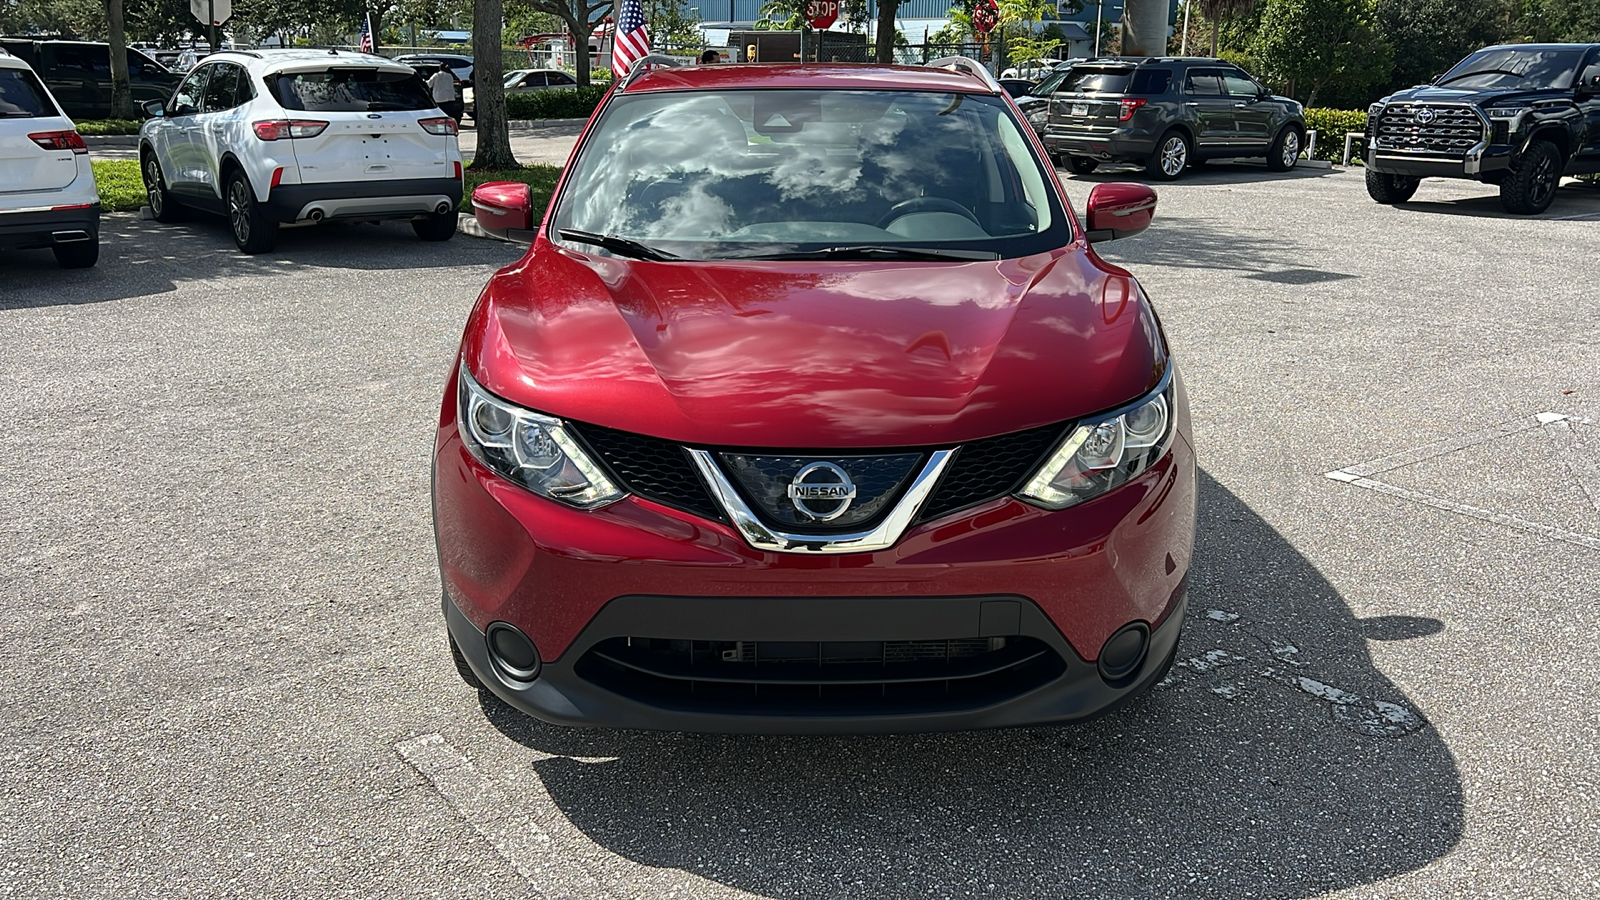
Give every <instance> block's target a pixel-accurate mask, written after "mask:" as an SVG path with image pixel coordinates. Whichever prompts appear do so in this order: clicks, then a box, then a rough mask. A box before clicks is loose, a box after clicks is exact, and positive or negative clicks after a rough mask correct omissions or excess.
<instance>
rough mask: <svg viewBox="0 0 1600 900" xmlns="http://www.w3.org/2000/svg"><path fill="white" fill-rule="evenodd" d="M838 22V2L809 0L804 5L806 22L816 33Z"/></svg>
mask: <svg viewBox="0 0 1600 900" xmlns="http://www.w3.org/2000/svg"><path fill="white" fill-rule="evenodd" d="M838 20H839V0H811V2H810V3H807V4H806V21H807V22H810V23H811V27H812V28H815V29H816V30H818V31H822V30H823V29H825V28H828V27H829V26H831V25H832V24H833V23H834V22H836V21H838Z"/></svg>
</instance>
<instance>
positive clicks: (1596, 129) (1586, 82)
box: [1573, 47, 1600, 172]
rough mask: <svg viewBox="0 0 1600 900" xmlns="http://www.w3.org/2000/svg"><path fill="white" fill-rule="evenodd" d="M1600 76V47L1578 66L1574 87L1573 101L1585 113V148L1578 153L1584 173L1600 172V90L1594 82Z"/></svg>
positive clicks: (1593, 50)
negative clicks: (1576, 80) (1576, 82)
mask: <svg viewBox="0 0 1600 900" xmlns="http://www.w3.org/2000/svg"><path fill="white" fill-rule="evenodd" d="M1597 76H1600V47H1596V48H1592V49H1590V51H1589V53H1588V55H1587V56H1585V57H1584V58H1583V64H1582V65H1580V66H1578V81H1579V83H1578V84H1576V85H1575V86H1574V88H1575V90H1574V92H1573V100H1574V101H1575V102H1576V103H1577V104H1578V110H1579V111H1580V112H1582V113H1583V124H1584V137H1583V146H1582V148H1581V149H1580V150H1579V151H1578V166H1577V167H1578V168H1579V169H1580V170H1581V171H1584V172H1597V171H1600V89H1597V88H1596V87H1595V86H1594V85H1593V83H1592V80H1593V79H1594V78H1596V77H1597Z"/></svg>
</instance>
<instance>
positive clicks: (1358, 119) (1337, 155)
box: [1306, 109, 1367, 162]
mask: <svg viewBox="0 0 1600 900" xmlns="http://www.w3.org/2000/svg"><path fill="white" fill-rule="evenodd" d="M1306 128H1308V129H1315V130H1316V132H1317V159H1331V160H1333V161H1335V162H1337V161H1339V160H1340V159H1341V158H1342V157H1343V156H1344V136H1345V135H1346V134H1349V133H1350V132H1352V131H1355V132H1363V131H1366V130H1367V113H1366V111H1365V110H1360V109H1308V110H1306Z"/></svg>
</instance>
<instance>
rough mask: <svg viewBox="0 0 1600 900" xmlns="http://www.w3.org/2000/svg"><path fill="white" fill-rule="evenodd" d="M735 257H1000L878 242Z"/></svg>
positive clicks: (970, 259) (963, 259)
mask: <svg viewBox="0 0 1600 900" xmlns="http://www.w3.org/2000/svg"><path fill="white" fill-rule="evenodd" d="M735 258H736V259H926V260H935V261H951V260H954V261H957V262H981V261H984V260H991V259H999V258H1000V254H998V253H991V252H989V251H987V250H941V249H938V248H935V247H895V246H891V245H875V244H845V245H842V246H838V247H824V248H822V249H821V250H795V251H792V252H789V253H766V254H762V255H759V256H740V257H735Z"/></svg>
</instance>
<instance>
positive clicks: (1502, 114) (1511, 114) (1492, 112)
mask: <svg viewBox="0 0 1600 900" xmlns="http://www.w3.org/2000/svg"><path fill="white" fill-rule="evenodd" d="M1527 111H1528V107H1526V106H1497V107H1494V108H1493V109H1487V110H1484V112H1486V113H1488V114H1489V118H1491V119H1515V118H1516V117H1517V116H1520V115H1522V114H1523V113H1525V112H1527Z"/></svg>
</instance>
